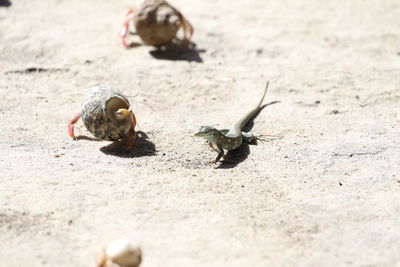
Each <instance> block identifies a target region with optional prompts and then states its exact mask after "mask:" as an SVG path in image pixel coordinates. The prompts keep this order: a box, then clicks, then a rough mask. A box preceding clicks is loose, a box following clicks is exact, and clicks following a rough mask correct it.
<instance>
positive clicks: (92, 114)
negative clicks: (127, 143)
mask: <svg viewBox="0 0 400 267" xmlns="http://www.w3.org/2000/svg"><path fill="white" fill-rule="evenodd" d="M81 116H82V121H83V123H84V124H85V126H86V128H87V130H88V131H89V132H90V133H91V134H93V135H94V136H95V137H97V138H99V139H102V140H108V141H117V140H120V139H122V138H124V137H125V136H126V135H127V134H128V132H129V130H130V129H131V128H132V127H133V124H132V116H133V113H132V112H131V111H129V101H128V99H126V97H124V96H123V95H122V94H120V93H117V92H115V91H114V90H112V89H111V88H109V87H107V86H104V85H97V86H95V87H93V88H90V89H89V90H88V92H87V94H86V96H85V99H84V101H83V103H82V111H81Z"/></svg>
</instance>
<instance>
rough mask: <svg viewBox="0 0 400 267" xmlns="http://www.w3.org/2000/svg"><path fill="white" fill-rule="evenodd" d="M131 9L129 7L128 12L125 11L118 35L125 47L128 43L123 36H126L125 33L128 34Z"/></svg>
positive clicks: (131, 17)
mask: <svg viewBox="0 0 400 267" xmlns="http://www.w3.org/2000/svg"><path fill="white" fill-rule="evenodd" d="M133 11H134V9H133V8H130V9H129V10H128V13H126V16H125V20H124V23H123V24H122V27H121V31H120V33H119V36H120V37H121V42H122V45H123V46H124V47H125V48H128V44H127V43H126V40H125V38H126V35H127V34H128V28H129V22H130V21H131V20H132V19H133Z"/></svg>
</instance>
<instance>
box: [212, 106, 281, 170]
mask: <svg viewBox="0 0 400 267" xmlns="http://www.w3.org/2000/svg"><path fill="white" fill-rule="evenodd" d="M280 102H281V101H273V102H270V103H267V104H264V105H262V106H261V108H260V109H259V110H258V111H257V112H256V113H255V114H254V115H253V116H252V117H251V118H250V120H249V121H248V122H247V123H246V125H245V126H244V127H243V132H249V131H251V129H252V128H253V126H254V119H255V118H256V117H257V116H258V115H259V114H260V112H261V111H262V110H263V109H264V108H265V107H267V106H270V105H274V104H277V103H280ZM250 145H257V140H256V139H255V140H254V141H252V142H243V143H242V145H241V146H240V147H238V148H237V149H235V150H230V151H228V152H227V153H226V155H225V157H224V160H223V161H221V164H220V165H219V166H218V167H217V169H230V168H234V167H236V166H237V165H238V164H239V163H241V162H243V161H245V160H246V159H247V158H248V156H249V154H250Z"/></svg>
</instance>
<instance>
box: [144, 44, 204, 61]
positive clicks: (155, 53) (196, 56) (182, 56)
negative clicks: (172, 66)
mask: <svg viewBox="0 0 400 267" xmlns="http://www.w3.org/2000/svg"><path fill="white" fill-rule="evenodd" d="M204 52H206V50H205V49H197V48H196V44H195V43H193V42H191V43H190V44H189V46H188V47H185V46H184V45H183V43H182V41H181V40H177V41H175V42H172V43H170V44H167V45H164V46H162V47H160V48H157V49H156V50H152V51H150V52H149V53H150V55H151V56H152V57H154V58H156V59H161V60H173V61H178V60H185V61H188V62H197V63H203V59H202V58H201V56H200V53H204Z"/></svg>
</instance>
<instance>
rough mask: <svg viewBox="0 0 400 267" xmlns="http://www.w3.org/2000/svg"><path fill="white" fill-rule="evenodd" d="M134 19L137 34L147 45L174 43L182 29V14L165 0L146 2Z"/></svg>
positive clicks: (149, 0)
mask: <svg viewBox="0 0 400 267" xmlns="http://www.w3.org/2000/svg"><path fill="white" fill-rule="evenodd" d="M137 10H138V11H137V12H136V14H135V16H134V17H133V20H134V23H135V27H136V32H137V34H138V35H139V37H140V38H141V39H142V41H143V42H144V43H145V44H146V45H152V46H160V45H163V44H166V43H169V42H171V41H172V39H174V38H175V36H176V33H177V32H178V30H179V28H180V27H181V24H182V22H181V19H182V14H181V13H180V12H179V11H178V10H176V9H175V8H174V7H172V6H171V5H169V4H168V3H167V2H166V1H164V0H145V1H143V3H141V4H140V5H139V6H138V9H137Z"/></svg>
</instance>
